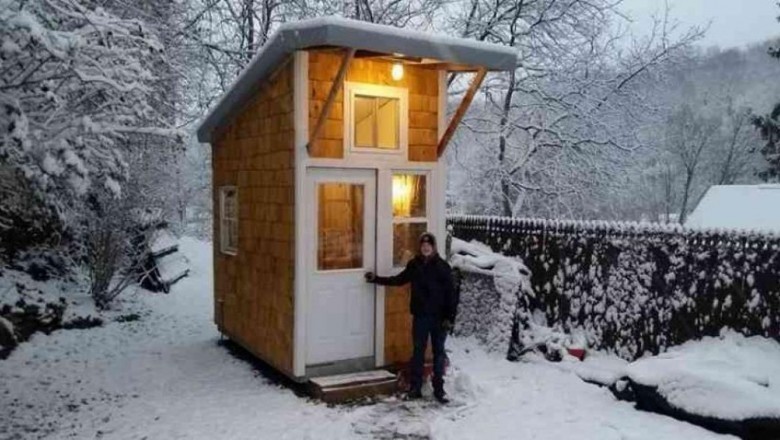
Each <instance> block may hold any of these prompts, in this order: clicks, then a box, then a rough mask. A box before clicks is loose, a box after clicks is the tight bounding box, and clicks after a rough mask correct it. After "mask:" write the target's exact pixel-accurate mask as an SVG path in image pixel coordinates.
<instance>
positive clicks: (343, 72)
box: [306, 48, 356, 154]
mask: <svg viewBox="0 0 780 440" xmlns="http://www.w3.org/2000/svg"><path fill="white" fill-rule="evenodd" d="M343 51H344V54H343V56H342V58H341V65H340V66H339V71H338V72H337V73H336V78H334V79H333V84H331V86H330V91H329V92H328V97H327V99H326V100H325V105H323V106H322V110H321V111H320V115H319V116H318V117H317V123H316V124H315V125H314V129H313V130H312V132H311V134H310V135H309V142H307V143H306V151H307V152H308V153H309V154H311V144H312V142H314V141H315V140H316V139H317V136H318V135H319V133H320V130H322V126H323V125H325V121H326V120H327V119H328V114H329V113H330V109H331V107H333V102H334V101H335V100H336V96H337V95H338V94H339V91H341V88H342V87H343V86H344V79H345V78H346V77H347V71H348V70H349V65H350V64H352V60H353V59H354V58H355V52H356V49H355V48H345V49H344V50H343Z"/></svg>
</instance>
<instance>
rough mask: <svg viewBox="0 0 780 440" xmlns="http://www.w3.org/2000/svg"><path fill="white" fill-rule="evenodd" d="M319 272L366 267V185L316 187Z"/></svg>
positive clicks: (325, 185)
mask: <svg viewBox="0 0 780 440" xmlns="http://www.w3.org/2000/svg"><path fill="white" fill-rule="evenodd" d="M317 192H318V194H317V198H318V206H317V217H318V218H317V269H318V270H336V269H355V268H360V267H363V209H364V207H363V192H364V188H363V185H359V184H349V183H336V182H326V183H320V184H319V185H318V186H317Z"/></svg>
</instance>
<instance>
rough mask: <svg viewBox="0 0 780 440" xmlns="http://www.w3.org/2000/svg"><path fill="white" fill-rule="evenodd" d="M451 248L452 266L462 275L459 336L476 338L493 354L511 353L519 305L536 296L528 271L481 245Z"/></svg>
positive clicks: (460, 244) (462, 243) (456, 243)
mask: <svg viewBox="0 0 780 440" xmlns="http://www.w3.org/2000/svg"><path fill="white" fill-rule="evenodd" d="M451 246H452V247H451V252H452V256H451V257H450V262H451V263H452V266H453V267H454V268H455V269H457V270H459V271H460V272H461V278H460V279H461V283H460V286H461V291H460V307H459V309H458V310H459V311H458V323H457V326H456V332H457V334H459V335H464V336H466V335H472V336H475V337H476V338H477V339H478V340H479V341H480V342H482V343H483V344H485V345H486V346H487V347H488V349H489V350H491V351H504V352H507V350H509V347H510V339H511V337H512V327H513V325H514V323H515V321H516V319H515V314H516V313H517V310H518V301H519V300H520V298H521V297H522V296H524V295H530V296H533V290H531V283H530V278H529V276H530V272H529V271H528V268H526V267H525V265H524V264H523V263H522V262H521V261H520V260H519V259H516V258H507V257H504V256H503V255H500V254H496V253H494V252H493V251H491V250H490V248H489V247H487V246H485V245H483V244H481V243H478V242H471V243H466V242H465V241H462V240H458V239H457V238H453V239H452V245H451Z"/></svg>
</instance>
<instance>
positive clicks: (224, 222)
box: [219, 186, 238, 255]
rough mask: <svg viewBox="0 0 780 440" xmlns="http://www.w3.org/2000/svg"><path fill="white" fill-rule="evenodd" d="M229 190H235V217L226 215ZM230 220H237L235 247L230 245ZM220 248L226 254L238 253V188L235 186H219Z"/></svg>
mask: <svg viewBox="0 0 780 440" xmlns="http://www.w3.org/2000/svg"><path fill="white" fill-rule="evenodd" d="M228 191H233V194H235V204H236V209H235V213H236V218H234V219H230V218H226V217H225V201H226V199H227V193H228ZM229 222H235V225H236V243H235V247H230V246H229V245H228V237H229V235H228V230H229V228H230V225H229V224H228V223H229ZM219 249H220V251H221V252H222V253H223V254H226V255H236V254H238V188H237V187H235V186H222V187H220V188H219Z"/></svg>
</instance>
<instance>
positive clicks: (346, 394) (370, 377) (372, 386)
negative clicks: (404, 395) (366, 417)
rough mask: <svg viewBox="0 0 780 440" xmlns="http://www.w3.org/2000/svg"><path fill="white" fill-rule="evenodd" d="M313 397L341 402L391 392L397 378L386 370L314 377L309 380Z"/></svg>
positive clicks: (395, 385) (394, 388) (396, 383)
mask: <svg viewBox="0 0 780 440" xmlns="http://www.w3.org/2000/svg"><path fill="white" fill-rule="evenodd" d="M309 384H310V388H311V393H312V395H313V396H314V397H316V398H319V399H322V401H324V402H328V403H342V402H348V401H350V400H356V399H360V398H363V397H369V396H376V395H383V394H392V393H394V392H395V391H396V389H397V386H398V380H397V378H396V377H395V375H394V374H392V373H390V372H389V371H386V370H373V371H362V372H359V373H350V374H337V375H334V376H322V377H315V378H312V379H311V380H310V381H309Z"/></svg>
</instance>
